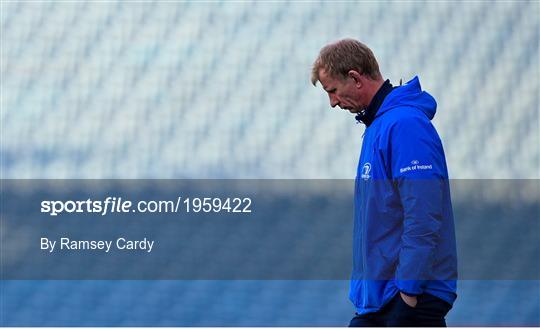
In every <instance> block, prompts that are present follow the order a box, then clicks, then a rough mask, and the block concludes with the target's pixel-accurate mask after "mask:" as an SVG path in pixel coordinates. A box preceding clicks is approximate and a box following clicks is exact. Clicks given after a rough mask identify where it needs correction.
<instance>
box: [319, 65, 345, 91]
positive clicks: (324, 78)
mask: <svg viewBox="0 0 540 329" xmlns="http://www.w3.org/2000/svg"><path fill="white" fill-rule="evenodd" d="M319 81H320V82H321V84H322V86H323V88H324V89H325V90H326V91H328V90H330V89H332V88H334V87H336V86H338V85H339V84H340V83H341V81H340V79H337V78H334V77H332V76H330V74H328V73H327V72H326V70H325V69H323V68H321V69H320V70H319Z"/></svg>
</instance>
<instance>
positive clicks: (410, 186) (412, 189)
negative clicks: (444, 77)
mask: <svg viewBox="0 0 540 329" xmlns="http://www.w3.org/2000/svg"><path fill="white" fill-rule="evenodd" d="M389 137H390V138H389V143H390V145H389V147H388V150H389V151H390V156H389V160H390V163H389V166H390V170H391V173H392V180H393V185H394V187H395V189H396V190H397V192H398V194H399V198H400V200H401V206H402V209H403V233H402V236H401V248H400V251H399V262H398V265H397V269H396V284H397V287H398V289H399V290H400V291H402V292H404V293H405V294H407V295H418V294H421V293H422V292H423V290H424V287H425V284H426V281H427V280H429V279H433V278H432V266H433V264H434V261H435V260H434V257H433V255H434V253H435V249H436V247H437V243H438V239H439V232H440V227H441V221H442V218H443V214H442V213H443V183H444V181H443V180H445V179H447V177H448V174H447V170H446V163H445V159H444V151H443V148H442V144H441V141H440V139H439V136H438V135H437V132H436V131H435V128H434V127H433V125H432V124H431V122H430V121H429V120H427V118H426V119H425V120H424V119H423V118H422V119H421V118H418V117H411V118H404V119H402V120H400V121H399V122H397V123H396V124H395V125H394V127H393V128H392V130H391V136H389Z"/></svg>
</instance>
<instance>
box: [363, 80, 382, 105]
mask: <svg viewBox="0 0 540 329" xmlns="http://www.w3.org/2000/svg"><path fill="white" fill-rule="evenodd" d="M383 83H384V80H383V78H380V79H378V80H369V82H368V83H367V85H366V87H367V93H366V94H367V95H368V98H369V99H368V100H367V105H366V107H367V106H368V105H369V104H370V103H371V101H373V97H375V94H377V92H378V91H379V89H381V86H382V85H383Z"/></svg>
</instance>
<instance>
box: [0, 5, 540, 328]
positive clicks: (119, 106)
mask: <svg viewBox="0 0 540 329" xmlns="http://www.w3.org/2000/svg"><path fill="white" fill-rule="evenodd" d="M0 6H1V10H0V16H1V17H0V24H1V44H2V46H1V49H0V57H1V61H0V68H1V72H2V77H1V97H0V106H1V113H0V119H1V145H0V152H1V159H0V161H1V162H0V170H1V176H2V178H17V179H21V178H95V179H104V178H293V179H297V178H323V179H337V178H346V179H348V178H353V177H354V175H355V172H356V171H355V170H356V161H357V157H358V152H359V147H360V144H361V136H362V133H363V129H364V128H363V126H362V125H357V124H355V123H354V118H353V117H352V116H350V115H348V114H344V113H342V112H340V111H334V110H331V109H330V108H329V105H328V100H327V98H326V95H325V94H324V92H323V91H322V90H321V89H320V88H314V87H313V86H311V84H310V81H309V75H310V69H311V63H312V61H313V60H314V58H315V56H316V55H317V53H318V51H319V49H320V48H321V47H322V46H323V45H325V44H326V43H328V42H330V41H332V40H335V39H337V38H341V37H354V38H357V39H360V40H362V41H364V42H365V43H366V44H368V45H369V46H370V47H372V49H373V50H374V52H375V54H376V56H377V57H378V59H379V61H380V66H381V70H382V72H383V75H384V76H385V77H387V78H390V79H391V81H392V82H393V83H394V84H397V83H399V80H400V79H403V81H404V82H405V81H407V80H408V79H410V78H412V77H413V76H414V75H418V76H419V77H420V79H421V82H422V85H423V87H424V88H425V89H426V90H428V91H429V92H430V93H431V94H433V95H434V96H435V98H436V99H437V101H438V114H437V116H436V117H435V120H434V123H435V125H436V126H437V128H438V130H439V133H440V135H441V138H442V140H443V143H444V145H445V149H446V155H447V159H448V165H449V168H450V175H451V177H452V178H454V179H477V178H484V179H539V178H540V160H539V159H540V134H539V131H540V125H539V123H540V122H539V112H540V110H539V109H540V101H539V98H540V92H539V90H540V51H539V40H540V4H539V2H538V1H535V0H532V1H493V2H491V1H468V2H454V1H426V2H423V1H411V2H375V1H373V2H351V1H343V2H297V1H272V2H256V1H239V2H228V1H215V2H200V3H197V2H178V3H176V2H159V1H156V2H145V3H143V2H122V1H106V2H91V1H80V2H55V1H43V2H16V1H12V2H8V1H2V2H1V4H0ZM499 192H500V193H504V192H505V191H499ZM533 196H534V194H533ZM497 224H498V225H501V226H500V227H498V228H499V230H493V232H491V231H490V232H491V233H492V234H495V235H496V234H500V232H513V231H512V225H511V223H502V222H498V223H497ZM461 225H465V224H461ZM476 225H479V224H478V223H476ZM462 228H463V226H462ZM481 230H482V228H481V227H475V228H470V230H467V229H463V230H462V233H463V234H462V235H461V236H458V238H460V239H462V241H465V242H468V243H473V242H474V233H469V235H467V234H468V233H467V232H478V231H481ZM458 232H459V223H458ZM498 232H499V233H498ZM535 233H538V232H537V231H534V230H533V231H531V234H532V236H533V237H532V239H533V243H534V238H535ZM4 234H8V233H6V232H2V235H1V237H2V239H3V238H4ZM503 236H504V235H501V237H503ZM519 238H520V237H519V236H518V237H517V239H519ZM495 239H496V238H495ZM537 242H538V236H537V235H536V243H537ZM514 243H515V241H501V244H506V245H513V244H514ZM533 247H534V246H533ZM523 248H525V249H524V250H526V246H524V247H523ZM502 252H504V250H503V251H502ZM501 259H504V255H501ZM522 265H523V264H522ZM1 284H2V286H1V291H0V294H1V295H2V299H1V300H0V304H1V305H0V309H1V311H2V317H1V321H0V322H1V323H0V324H1V325H11V326H14V325H24V326H32V325H47V326H70V325H71V326H76V325H87V326H101V325H106V326H116V325H119V326H121V325H126V326H144V325H156V326H220V325H235V326H244V325H246V326H268V325H269V326H281V325H284V326H303V325H312V326H330V325H336V326H340V325H345V324H346V323H347V321H348V319H350V317H351V315H352V312H353V311H352V307H351V305H350V304H349V303H348V301H347V299H346V296H347V289H348V282H346V281H156V282H154V281H115V282H111V281H48V282H43V281H2V283H1ZM459 285H460V287H459V289H460V291H459V293H460V297H459V299H458V302H456V305H455V308H454V310H453V311H452V312H451V313H450V315H449V317H448V324H449V325H458V326H459V325H468V326H476V325H479V326H489V325H534V326H538V325H540V306H539V305H540V281H538V280H529V281H527V280H521V281H496V282H488V281H482V280H476V281H474V280H464V281H460V282H459Z"/></svg>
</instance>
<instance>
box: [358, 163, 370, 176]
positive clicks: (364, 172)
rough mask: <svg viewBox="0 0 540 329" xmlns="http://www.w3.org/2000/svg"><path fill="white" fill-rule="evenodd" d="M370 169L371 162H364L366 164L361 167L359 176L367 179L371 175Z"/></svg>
mask: <svg viewBox="0 0 540 329" xmlns="http://www.w3.org/2000/svg"><path fill="white" fill-rule="evenodd" d="M370 171H371V163H369V162H366V164H365V165H364V166H363V167H362V175H361V176H360V177H362V178H363V179H364V180H368V179H369V178H370V177H371V175H370V174H369V172H370Z"/></svg>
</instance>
